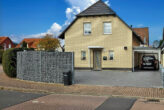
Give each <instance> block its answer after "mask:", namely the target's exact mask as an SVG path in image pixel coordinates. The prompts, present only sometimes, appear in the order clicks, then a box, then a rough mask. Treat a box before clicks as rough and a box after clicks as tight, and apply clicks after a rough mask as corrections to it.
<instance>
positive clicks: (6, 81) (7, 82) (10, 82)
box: [0, 74, 164, 98]
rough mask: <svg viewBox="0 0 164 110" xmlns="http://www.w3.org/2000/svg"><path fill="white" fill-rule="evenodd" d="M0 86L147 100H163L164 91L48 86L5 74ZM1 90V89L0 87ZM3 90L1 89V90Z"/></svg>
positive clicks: (133, 88) (156, 89)
mask: <svg viewBox="0 0 164 110" xmlns="http://www.w3.org/2000/svg"><path fill="white" fill-rule="evenodd" d="M0 86H3V87H7V88H8V87H12V88H9V89H13V88H14V90H19V91H21V90H22V89H23V91H24V90H25V91H29V92H31V91H32V92H41V91H42V92H45V93H58V94H80V95H101V96H102V95H108V96H110V95H116V96H117V95H118V96H134V97H149V98H164V89H162V88H136V87H116V86H114V87H108V86H89V85H72V86H68V87H67V86H64V85H63V84H48V83H37V82H29V81H22V80H18V79H13V78H8V77H7V76H6V75H5V74H0ZM0 89H1V87H0ZM2 89H3V88H2Z"/></svg>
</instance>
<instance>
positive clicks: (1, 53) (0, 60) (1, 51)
mask: <svg viewBox="0 0 164 110" xmlns="http://www.w3.org/2000/svg"><path fill="white" fill-rule="evenodd" d="M3 52H4V50H3V49H0V63H2V56H3Z"/></svg>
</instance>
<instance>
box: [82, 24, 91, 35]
mask: <svg viewBox="0 0 164 110" xmlns="http://www.w3.org/2000/svg"><path fill="white" fill-rule="evenodd" d="M85 24H90V29H89V30H90V33H89V32H88V33H85V31H86V27H85ZM83 34H84V35H85V36H87V35H91V34H92V24H91V22H84V23H83Z"/></svg>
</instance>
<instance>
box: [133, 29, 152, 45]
mask: <svg viewBox="0 0 164 110" xmlns="http://www.w3.org/2000/svg"><path fill="white" fill-rule="evenodd" d="M133 30H134V32H136V33H137V34H138V35H139V36H140V37H141V39H142V40H143V41H144V38H145V37H146V44H147V45H149V28H148V27H144V28H133Z"/></svg>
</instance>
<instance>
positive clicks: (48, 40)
mask: <svg viewBox="0 0 164 110" xmlns="http://www.w3.org/2000/svg"><path fill="white" fill-rule="evenodd" d="M38 45H39V48H41V49H44V50H46V51H51V50H55V49H57V48H58V47H59V46H60V42H59V40H58V39H57V38H53V37H52V35H48V34H47V35H46V36H45V37H43V38H42V39H41V40H40V42H39V44H38Z"/></svg>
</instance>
